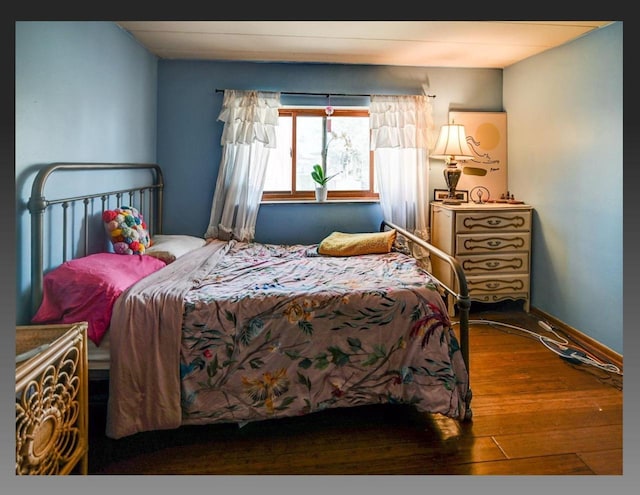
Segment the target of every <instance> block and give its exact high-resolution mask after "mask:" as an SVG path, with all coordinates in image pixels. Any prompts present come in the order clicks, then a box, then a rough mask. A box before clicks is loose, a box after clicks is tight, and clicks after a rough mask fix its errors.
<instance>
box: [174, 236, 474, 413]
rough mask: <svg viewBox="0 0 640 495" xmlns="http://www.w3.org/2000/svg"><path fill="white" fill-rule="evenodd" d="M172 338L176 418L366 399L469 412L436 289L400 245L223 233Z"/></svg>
mask: <svg viewBox="0 0 640 495" xmlns="http://www.w3.org/2000/svg"><path fill="white" fill-rule="evenodd" d="M181 339H182V344H181V350H180V383H181V385H180V387H181V397H182V399H181V400H182V404H181V407H182V418H183V423H184V424H199V423H211V422H234V423H241V424H242V423H244V422H250V421H255V420H261V419H269V418H274V417H277V416H292V415H300V414H307V413H310V412H314V411H320V410H323V409H326V408H334V407H350V406H357V405H362V404H374V403H409V404H413V405H414V406H415V407H416V408H417V409H418V410H421V411H426V412H439V413H442V414H445V415H447V416H450V417H454V418H458V419H464V418H465V417H469V416H470V410H468V408H469V404H468V403H467V402H466V400H465V398H466V397H469V396H470V394H469V390H468V375H467V370H466V367H465V365H464V362H463V359H462V354H461V352H460V349H459V346H458V342H457V340H456V338H455V335H454V333H453V331H452V329H451V327H450V321H449V318H448V315H447V311H446V308H445V305H444V302H443V300H442V297H441V296H440V295H439V294H438V292H437V291H436V290H435V287H434V284H433V281H432V280H431V278H430V276H429V275H428V274H427V273H426V272H425V271H423V270H422V269H421V268H419V267H418V265H417V263H416V261H415V260H414V259H413V258H411V257H409V256H406V255H404V254H401V253H397V252H392V253H390V254H388V255H364V256H352V257H327V256H318V255H317V254H315V250H314V246H303V245H296V246H280V245H265V244H258V243H240V242H235V241H231V245H230V246H229V249H228V252H227V253H226V254H225V255H224V256H222V257H221V258H220V260H219V261H218V262H217V263H216V264H215V266H214V267H213V269H212V270H210V272H209V273H207V274H205V275H204V276H203V277H202V278H200V279H199V280H197V282H196V283H195V284H194V286H193V287H192V289H191V290H189V291H188V292H187V294H186V299H185V306H184V315H183V328H182V337H181Z"/></svg>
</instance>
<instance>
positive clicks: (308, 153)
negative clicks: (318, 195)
mask: <svg viewBox="0 0 640 495" xmlns="http://www.w3.org/2000/svg"><path fill="white" fill-rule="evenodd" d="M322 134H323V118H322V117H317V116H304V117H302V116H298V118H297V119H296V189H297V190H298V191H313V190H314V189H315V182H313V179H312V178H311V171H312V170H313V166H314V165H315V164H316V163H319V164H320V165H322Z"/></svg>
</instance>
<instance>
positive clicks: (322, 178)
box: [311, 163, 340, 201]
mask: <svg viewBox="0 0 640 495" xmlns="http://www.w3.org/2000/svg"><path fill="white" fill-rule="evenodd" d="M339 173H340V172H338V173H335V174H333V175H329V176H327V175H325V172H324V169H323V168H322V166H321V165H320V164H318V163H316V164H315V165H314V166H313V170H312V171H311V178H312V179H313V181H314V182H315V183H316V201H326V200H327V182H329V181H330V180H331V179H333V178H334V177H335V176H336V175H338V174H339Z"/></svg>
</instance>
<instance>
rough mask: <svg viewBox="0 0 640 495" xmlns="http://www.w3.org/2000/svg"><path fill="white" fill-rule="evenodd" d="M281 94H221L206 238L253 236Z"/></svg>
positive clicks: (234, 92) (273, 146)
mask: <svg viewBox="0 0 640 495" xmlns="http://www.w3.org/2000/svg"><path fill="white" fill-rule="evenodd" d="M279 107H280V93H272V92H262V91H237V90H226V91H225V92H224V99H223V102H222V110H221V111H220V115H218V120H220V121H222V122H224V130H223V132H222V138H221V140H220V144H221V145H222V160H221V161H220V168H219V170H218V179H217V181H216V189H215V192H214V196H213V202H212V205H211V217H210V219H209V227H208V228H207V231H206V233H205V235H204V236H205V238H217V239H222V240H229V239H237V240H240V241H244V242H249V241H252V240H253V238H254V237H255V226H256V218H257V216H258V209H259V208H260V199H261V197H262V189H263V186H264V178H265V171H266V168H267V162H268V160H269V153H270V152H271V150H272V149H274V148H275V147H276V127H277V125H278V108H279Z"/></svg>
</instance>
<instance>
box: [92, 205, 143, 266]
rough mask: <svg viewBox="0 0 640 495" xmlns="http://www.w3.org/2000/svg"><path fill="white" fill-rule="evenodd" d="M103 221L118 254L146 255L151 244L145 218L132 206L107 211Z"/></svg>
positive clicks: (103, 213) (103, 215)
mask: <svg viewBox="0 0 640 495" xmlns="http://www.w3.org/2000/svg"><path fill="white" fill-rule="evenodd" d="M102 220H103V221H104V224H105V227H106V229H107V234H108V235H109V240H110V241H111V244H112V245H113V250H114V252H115V253H116V254H144V252H145V250H146V248H148V247H149V245H150V244H151V238H150V237H149V232H148V231H147V224H146V223H145V221H144V218H143V217H142V215H141V214H140V213H139V212H138V210H136V209H135V208H133V207H131V206H121V207H120V208H116V209H114V210H105V211H103V212H102Z"/></svg>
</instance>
